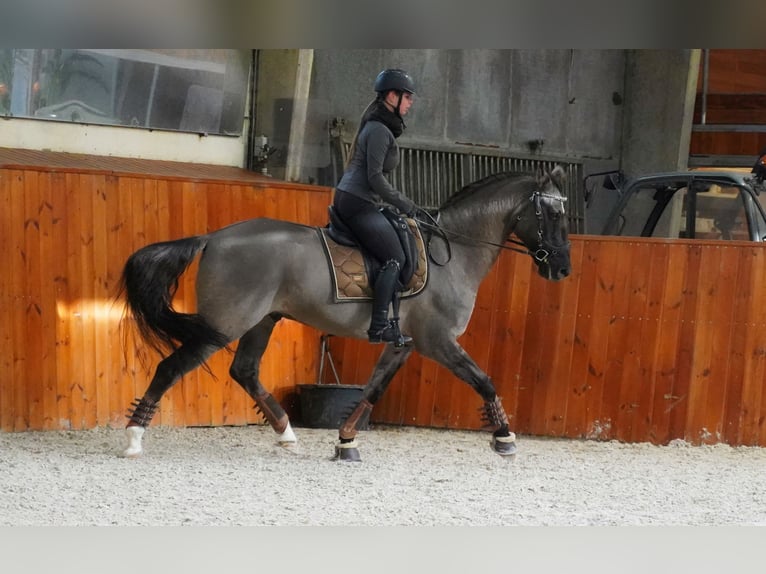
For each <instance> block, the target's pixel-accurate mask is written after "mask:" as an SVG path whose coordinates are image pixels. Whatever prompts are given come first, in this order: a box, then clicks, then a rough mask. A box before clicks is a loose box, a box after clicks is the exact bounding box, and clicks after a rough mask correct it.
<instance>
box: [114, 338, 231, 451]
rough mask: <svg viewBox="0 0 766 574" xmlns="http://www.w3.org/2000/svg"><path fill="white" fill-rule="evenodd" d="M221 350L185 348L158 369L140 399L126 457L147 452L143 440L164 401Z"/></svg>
mask: <svg viewBox="0 0 766 574" xmlns="http://www.w3.org/2000/svg"><path fill="white" fill-rule="evenodd" d="M219 348H220V347H213V346H204V347H202V348H200V347H199V346H192V345H188V344H187V345H183V346H181V347H180V348H178V349H177V350H176V351H174V352H173V353H171V354H170V355H168V356H167V357H166V358H164V359H163V360H162V361H160V363H159V364H158V365H157V369H156V370H155V372H154V377H153V378H152V381H151V383H149V387H148V388H147V389H146V392H145V393H144V396H143V397H141V399H140V400H138V399H136V400H135V401H134V402H133V404H132V405H131V406H132V411H131V412H130V414H129V415H128V419H129V420H128V424H127V427H126V428H125V436H126V441H127V444H126V447H125V450H124V451H123V453H122V454H123V456H126V457H128V458H135V457H137V456H139V455H140V454H141V453H142V452H143V447H142V446H141V439H142V438H143V436H144V431H145V430H146V427H148V426H149V423H150V422H151V420H152V418H153V417H154V413H155V412H156V411H157V407H158V406H159V402H160V399H161V398H162V396H163V395H164V394H165V393H166V392H167V391H168V389H170V387H172V386H173V385H174V384H175V383H176V382H177V381H178V380H179V379H180V378H181V377H182V376H183V375H185V374H186V373H188V372H189V371H191V370H193V369H196V368H197V367H199V366H200V365H201V364H202V363H203V362H204V361H205V359H207V358H208V357H209V356H210V355H212V354H213V353H214V352H215V351H217V350H218V349H219Z"/></svg>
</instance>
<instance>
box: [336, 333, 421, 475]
mask: <svg viewBox="0 0 766 574" xmlns="http://www.w3.org/2000/svg"><path fill="white" fill-rule="evenodd" d="M411 353H412V347H395V346H394V345H386V348H385V349H384V350H383V353H381V355H380V358H379V359H378V362H377V363H376V364H375V368H374V370H373V371H372V375H371V376H370V379H369V381H368V382H367V385H365V387H364V390H363V391H362V398H361V400H360V401H359V404H358V405H357V406H356V408H355V409H354V410H353V411H352V412H351V414H350V415H349V416H348V418H347V419H346V420H345V421H344V422H343V424H342V425H341V427H340V431H339V432H338V438H339V441H338V444H337V445H336V447H335V459H336V460H347V461H352V462H358V461H360V460H361V458H360V457H359V450H358V449H357V443H356V435H357V433H358V432H359V426H360V423H361V421H362V420H363V417H364V415H365V414H368V413H370V412H371V411H372V407H373V406H374V405H375V403H376V402H378V400H379V399H380V397H381V396H383V393H384V392H385V390H386V389H387V388H388V385H389V384H390V383H391V380H392V379H393V378H394V375H395V374H396V373H397V371H398V370H399V369H400V368H401V366H402V365H403V364H404V361H406V360H407V357H409V356H410V354H411Z"/></svg>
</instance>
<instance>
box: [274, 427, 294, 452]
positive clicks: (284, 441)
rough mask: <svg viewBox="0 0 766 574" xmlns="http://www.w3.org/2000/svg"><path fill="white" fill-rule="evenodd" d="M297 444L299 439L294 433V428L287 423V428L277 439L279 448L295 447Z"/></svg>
mask: <svg viewBox="0 0 766 574" xmlns="http://www.w3.org/2000/svg"><path fill="white" fill-rule="evenodd" d="M297 442H298V439H297V438H296V436H295V433H294V432H293V427H292V426H291V425H290V423H287V428H285V430H284V431H283V432H282V433H281V434H280V435H279V436H278V437H277V444H278V445H279V446H286V447H291V446H295V444H296V443H297Z"/></svg>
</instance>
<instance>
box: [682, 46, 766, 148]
mask: <svg viewBox="0 0 766 574" xmlns="http://www.w3.org/2000/svg"><path fill="white" fill-rule="evenodd" d="M702 66H703V63H702V62H701V63H700V73H699V77H698V81H697V100H696V102H695V109H694V122H695V123H700V122H701V118H702V95H701V94H702V89H703V84H702V78H703V68H702ZM706 123H708V124H745V125H747V124H761V125H764V124H766V50H710V59H709V66H708V97H707V101H706ZM765 148H766V132H757V131H750V132H745V131H736V132H732V131H729V132H708V131H705V132H700V131H693V132H692V134H691V142H690V150H689V153H690V154H692V155H734V156H736V155H744V156H757V155H758V154H759V153H760V151H761V150H763V149H765Z"/></svg>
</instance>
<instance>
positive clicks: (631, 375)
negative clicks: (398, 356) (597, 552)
mask: <svg viewBox="0 0 766 574" xmlns="http://www.w3.org/2000/svg"><path fill="white" fill-rule="evenodd" d="M572 265H573V269H574V271H573V275H572V276H570V277H569V278H567V279H566V280H564V281H562V282H559V283H552V282H549V281H545V280H543V279H542V278H540V277H539V276H538V275H537V274H536V273H535V272H534V270H533V268H532V264H531V261H530V259H529V258H528V257H526V256H523V255H518V254H515V253H512V252H505V253H503V254H502V256H501V257H500V259H499V261H498V263H497V264H496V266H495V267H494V269H493V271H492V272H491V273H490V275H489V276H488V277H487V278H486V279H485V281H484V283H483V284H482V286H481V289H480V292H479V296H478V299H477V303H476V309H475V311H474V315H473V317H472V320H471V322H470V324H469V326H468V329H467V331H466V333H465V334H464V335H463V337H462V338H461V339H460V342H461V344H462V345H463V346H464V348H465V349H466V350H467V351H468V352H469V353H470V354H471V355H472V356H473V357H474V358H475V360H476V361H477V362H478V364H479V365H480V366H481V367H482V368H483V369H484V370H485V371H486V372H487V373H488V374H489V375H490V376H491V377H492V378H493V380H494V382H495V385H496V386H497V389H498V393H499V395H500V397H501V398H502V400H503V405H504V406H505V409H506V411H507V413H508V414H509V416H510V417H511V424H512V427H513V429H514V430H515V431H516V432H517V433H522V434H530V435H544V436H553V437H572V438H574V437H585V438H593V439H601V440H611V439H617V440H620V441H628V442H643V441H650V442H653V443H655V444H664V443H667V442H668V441H670V440H673V439H684V440H686V441H689V442H691V443H694V444H700V443H715V442H725V443H728V444H732V445H761V446H766V425H764V418H766V392H764V390H765V389H766V305H764V304H763V292H764V291H763V285H764V281H765V280H766V246H763V245H759V244H752V243H744V242H737V243H724V242H717V243H714V242H710V243H708V242H702V241H697V242H691V241H684V240H674V241H671V242H668V241H663V240H655V239H646V240H628V239H622V238H603V237H585V236H579V237H573V238H572ZM330 348H331V351H332V354H333V356H334V358H335V363H336V365H337V367H338V371H339V374H340V378H341V382H343V383H346V384H361V383H363V382H364V381H365V380H366V378H367V376H368V375H369V373H370V372H371V370H372V366H373V363H374V361H375V359H376V358H377V355H378V353H379V352H380V351H379V348H377V347H373V346H371V345H368V344H367V343H364V342H358V341H349V340H343V339H331V346H330ZM480 406H481V401H480V399H479V397H478V396H477V395H476V394H475V393H474V392H473V391H472V390H471V389H470V388H469V387H468V385H466V384H465V383H462V382H461V381H460V380H458V379H457V378H455V377H454V376H453V375H451V374H450V373H449V372H448V371H447V370H446V369H444V368H442V367H441V366H439V365H437V364H436V363H434V362H433V361H430V360H429V359H424V358H422V357H421V356H419V355H418V354H417V353H415V354H413V355H412V356H411V357H410V359H409V360H408V362H407V363H406V364H405V366H404V367H403V369H402V371H401V372H400V373H399V374H398V375H397V376H396V378H395V379H394V381H393V382H392V384H391V386H390V387H389V389H388V391H387V393H386V394H385V395H384V396H383V398H382V399H381V401H380V402H379V403H378V404H377V405H376V406H375V408H374V410H373V412H372V417H371V420H372V421H373V422H379V423H392V424H409V425H420V426H432V427H445V428H454V429H478V428H480V426H481V424H480V420H479V415H478V412H477V409H478V408H479V407H480Z"/></svg>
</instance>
